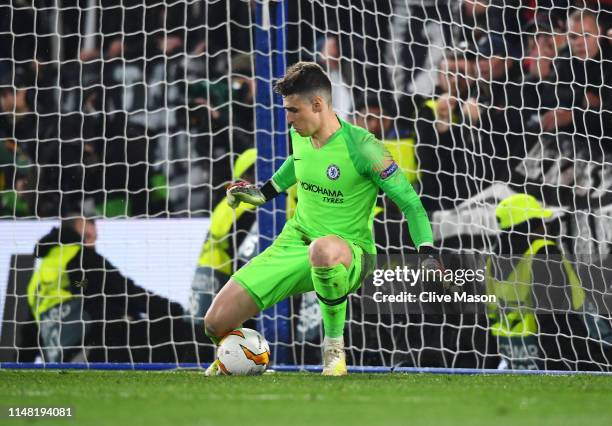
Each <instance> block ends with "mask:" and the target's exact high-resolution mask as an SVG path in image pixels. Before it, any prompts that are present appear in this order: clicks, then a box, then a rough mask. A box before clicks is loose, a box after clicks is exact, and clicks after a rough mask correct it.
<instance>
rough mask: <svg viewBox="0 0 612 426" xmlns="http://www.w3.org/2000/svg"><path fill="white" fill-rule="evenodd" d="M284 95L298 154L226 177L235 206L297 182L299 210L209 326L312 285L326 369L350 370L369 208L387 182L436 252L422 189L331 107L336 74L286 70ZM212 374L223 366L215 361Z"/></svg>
mask: <svg viewBox="0 0 612 426" xmlns="http://www.w3.org/2000/svg"><path fill="white" fill-rule="evenodd" d="M274 90H275V92H277V93H279V94H281V95H282V96H283V106H284V109H285V110H286V113H287V121H288V123H289V125H291V130H290V136H291V143H292V146H293V154H292V155H291V156H289V157H288V158H287V160H286V161H285V162H284V163H283V165H282V166H281V167H280V168H279V170H278V171H277V172H276V173H275V174H274V176H272V179H271V180H270V181H268V182H267V183H265V184H264V185H263V186H262V187H261V188H257V187H255V186H253V185H249V184H247V183H244V182H241V183H237V184H235V185H232V186H230V188H228V190H227V199H228V202H229V203H230V205H231V206H232V207H234V208H235V207H237V206H238V205H239V204H240V203H241V202H246V203H249V204H252V205H257V206H259V205H261V204H264V203H265V202H266V201H269V200H270V199H272V198H274V197H276V196H277V195H279V194H280V193H281V192H283V191H286V190H287V189H288V188H289V187H291V186H292V185H294V184H296V183H297V191H298V192H297V197H298V203H297V210H296V212H295V215H294V216H293V218H291V219H290V220H289V221H288V222H287V223H286V224H285V227H284V228H283V231H282V232H281V233H280V235H279V236H278V238H277V239H276V240H275V241H274V243H273V244H272V245H271V246H270V247H268V248H267V249H266V250H265V251H264V252H262V253H261V254H260V255H259V256H257V257H255V258H254V259H252V260H251V262H249V263H248V264H247V265H245V266H244V267H243V268H241V269H240V270H238V271H237V272H236V273H235V274H234V275H233V276H232V277H231V279H230V280H229V281H228V283H227V284H226V285H225V286H224V287H223V289H222V290H221V291H220V292H219V294H218V295H217V297H216V298H215V299H214V301H213V303H212V305H211V307H210V308H209V310H208V312H207V313H206V316H205V318H204V324H205V331H206V334H207V335H208V336H209V337H210V338H211V339H212V340H213V342H215V343H218V342H219V341H220V339H221V338H222V337H223V336H224V335H226V334H227V333H228V332H230V331H232V330H233V329H235V328H238V327H240V326H241V324H242V323H243V322H244V321H246V320H247V319H249V318H251V317H252V316H254V315H256V314H257V313H258V312H259V311H262V310H264V309H267V308H269V307H271V306H273V305H274V304H276V303H278V302H280V301H281V300H283V299H285V298H287V297H289V296H293V295H296V294H301V293H305V292H310V291H313V290H314V291H315V292H316V295H317V297H318V299H319V304H320V306H321V313H322V316H323V328H324V332H325V338H324V341H323V374H324V375H331V376H340V375H345V374H347V368H346V355H345V352H344V337H343V333H344V322H345V318H346V306H347V296H348V295H349V294H350V293H352V292H354V291H356V290H357V289H358V288H359V287H360V285H361V281H362V278H363V277H364V276H365V275H366V273H367V272H368V266H367V263H368V262H367V261H366V259H367V256H368V255H375V254H376V247H375V245H374V241H373V238H372V222H373V208H374V205H375V201H376V196H377V194H378V189H379V188H380V189H382V190H383V191H384V192H385V193H386V194H387V196H388V197H389V198H390V199H391V200H393V201H394V202H395V203H396V204H397V205H398V207H399V208H400V209H401V211H402V212H403V213H404V214H405V215H406V217H407V220H408V227H409V231H410V235H411V237H412V240H413V241H414V244H415V246H416V247H417V248H418V250H419V252H420V253H423V252H425V253H428V252H433V238H432V232H431V226H430V224H429V220H428V217H427V214H426V212H425V210H424V208H423V205H422V204H421V201H420V199H419V197H418V195H417V194H416V193H415V191H414V189H413V188H412V186H411V185H410V183H409V182H408V181H407V179H406V177H405V175H404V174H403V173H402V171H401V170H400V169H399V167H398V165H397V163H395V161H393V158H391V156H390V154H389V153H388V151H387V150H386V149H385V147H384V145H383V144H382V143H381V142H379V141H378V140H376V138H375V137H374V136H373V135H372V134H371V133H369V132H368V131H367V130H364V129H362V128H360V127H357V126H354V125H352V124H350V123H347V122H345V121H343V120H341V119H339V118H338V117H337V116H336V114H335V112H334V111H333V109H332V106H331V105H332V96H331V93H332V92H331V82H330V80H329V78H328V77H327V75H326V74H325V72H324V71H323V69H322V68H321V67H320V66H319V65H317V64H315V63H312V62H299V63H297V64H295V65H293V66H292V67H290V68H289V69H288V70H287V73H286V75H285V77H283V78H282V79H281V80H280V81H278V83H277V84H276V86H275V88H274ZM206 374H207V375H213V374H219V368H218V365H217V363H216V362H215V363H213V364H212V365H211V366H210V367H209V368H208V370H207V372H206Z"/></svg>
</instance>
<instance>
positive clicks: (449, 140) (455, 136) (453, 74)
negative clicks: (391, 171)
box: [416, 46, 475, 211]
mask: <svg viewBox="0 0 612 426" xmlns="http://www.w3.org/2000/svg"><path fill="white" fill-rule="evenodd" d="M474 68H475V58H474V55H473V54H471V53H470V52H469V50H467V49H466V48H465V46H462V47H461V48H457V49H447V51H446V54H445V56H444V57H443V58H442V60H441V61H440V64H439V67H438V84H437V85H436V94H435V96H434V97H433V98H430V99H426V100H424V101H423V103H422V104H421V106H420V108H419V113H418V117H417V124H416V130H417V132H416V137H417V145H416V153H417V157H418V162H419V173H420V182H421V201H422V202H423V205H424V206H425V208H426V209H427V210H428V211H436V210H444V209H448V208H451V207H453V206H454V205H456V204H458V203H460V202H461V201H462V200H464V199H465V198H467V197H469V195H470V194H472V193H473V192H472V190H473V188H471V187H470V185H469V183H470V181H471V179H468V176H467V172H468V169H467V164H466V150H467V149H468V148H467V147H466V146H465V144H464V140H463V138H462V134H461V123H462V121H463V113H462V111H461V103H462V102H465V101H466V100H467V98H468V95H469V89H470V76H471V75H472V74H473V73H474Z"/></svg>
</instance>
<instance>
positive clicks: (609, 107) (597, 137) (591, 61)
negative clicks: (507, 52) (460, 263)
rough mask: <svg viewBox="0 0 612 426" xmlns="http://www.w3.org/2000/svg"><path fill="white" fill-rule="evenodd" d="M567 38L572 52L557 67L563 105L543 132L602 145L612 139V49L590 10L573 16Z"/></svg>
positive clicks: (551, 115) (551, 114)
mask: <svg viewBox="0 0 612 426" xmlns="http://www.w3.org/2000/svg"><path fill="white" fill-rule="evenodd" d="M567 37H568V40H569V43H568V49H567V50H566V51H564V52H563V54H562V56H561V57H560V58H558V59H557V60H556V62H555V66H554V69H555V71H556V78H555V83H556V84H557V85H558V88H557V97H558V99H559V105H558V108H556V109H555V110H551V111H549V112H547V113H545V114H544V115H543V116H542V120H541V121H542V130H544V131H545V132H553V133H554V132H556V131H559V130H562V129H563V130H565V131H568V132H571V133H575V134H577V135H587V138H586V139H587V140H588V141H589V142H591V143H594V144H595V145H599V144H600V143H601V138H602V137H610V136H612V86H611V85H610V82H611V81H612V62H611V61H610V60H609V58H610V57H612V49H611V46H610V44H609V43H606V40H605V38H603V37H602V32H601V27H600V25H599V22H598V16H597V15H596V14H594V13H593V12H591V11H589V10H586V9H584V10H581V9H579V10H576V11H574V12H572V14H571V15H570V17H569V22H568V33H567ZM576 142H577V143H583V140H582V138H579V139H577V140H576ZM597 150H598V151H600V150H601V147H599V146H598V147H597Z"/></svg>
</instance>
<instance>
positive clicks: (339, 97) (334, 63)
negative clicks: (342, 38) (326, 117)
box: [317, 36, 354, 120]
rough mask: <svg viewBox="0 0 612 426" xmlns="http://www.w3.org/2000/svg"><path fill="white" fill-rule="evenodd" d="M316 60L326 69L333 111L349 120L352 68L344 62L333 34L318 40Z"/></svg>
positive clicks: (351, 97)
mask: <svg viewBox="0 0 612 426" xmlns="http://www.w3.org/2000/svg"><path fill="white" fill-rule="evenodd" d="M317 52H318V56H317V62H318V63H319V64H320V65H321V66H322V67H323V69H324V70H326V71H327V75H328V76H329V79H330V80H331V83H332V97H333V107H334V111H335V112H336V113H337V114H338V115H339V116H340V117H341V118H342V119H344V120H351V119H352V114H353V111H354V106H353V105H354V102H353V94H352V83H351V79H352V77H353V76H352V72H353V71H352V69H351V68H350V66H348V65H347V64H346V63H344V59H343V58H344V56H343V55H342V53H341V51H340V43H339V41H338V39H337V38H336V37H334V36H329V37H325V38H322V39H320V40H319V43H318V48H317Z"/></svg>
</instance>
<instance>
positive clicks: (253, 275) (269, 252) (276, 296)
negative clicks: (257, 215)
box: [232, 226, 366, 310]
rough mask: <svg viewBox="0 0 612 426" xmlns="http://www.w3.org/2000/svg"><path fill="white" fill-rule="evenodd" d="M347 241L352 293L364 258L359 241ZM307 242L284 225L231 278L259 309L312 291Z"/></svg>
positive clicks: (361, 273) (359, 283)
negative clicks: (266, 245) (262, 248)
mask: <svg viewBox="0 0 612 426" xmlns="http://www.w3.org/2000/svg"><path fill="white" fill-rule="evenodd" d="M346 243H347V244H348V245H349V247H350V248H351V251H352V253H353V261H352V262H351V267H350V268H349V270H348V273H349V289H350V290H349V293H352V292H354V291H356V290H357V289H359V287H360V286H361V282H362V280H363V276H364V275H365V271H364V268H363V265H364V263H366V262H364V251H363V249H362V248H361V247H360V246H359V245H357V244H354V243H350V242H348V241H346ZM308 244H309V241H308V240H307V239H306V238H304V236H303V234H302V233H301V232H299V231H298V230H296V229H295V228H293V227H292V226H285V227H284V229H283V231H282V232H281V233H280V235H279V236H278V238H277V239H276V240H275V241H274V242H273V243H272V245H271V246H270V247H268V248H267V249H266V250H264V251H263V252H262V253H261V254H259V255H258V256H256V257H254V258H253V259H251V261H250V262H249V263H247V264H246V265H244V266H243V267H242V268H240V269H239V270H238V271H237V272H236V273H235V274H234V275H233V276H232V278H233V279H234V280H235V281H237V282H238V283H239V284H240V285H241V286H242V287H243V288H244V289H245V290H246V291H248V292H249V294H250V295H251V297H253V299H254V300H255V303H256V304H257V306H258V307H259V309H261V310H264V309H267V308H269V307H271V306H274V305H275V304H277V303H278V302H280V301H281V300H284V299H286V298H288V297H289V296H293V295H296V294H302V293H307V292H309V291H313V290H314V288H313V284H312V279H311V277H310V268H311V266H310V261H309V258H308Z"/></svg>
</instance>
